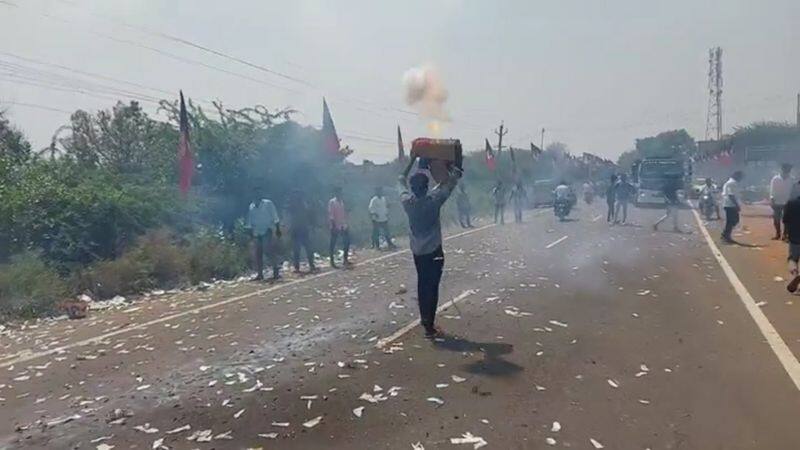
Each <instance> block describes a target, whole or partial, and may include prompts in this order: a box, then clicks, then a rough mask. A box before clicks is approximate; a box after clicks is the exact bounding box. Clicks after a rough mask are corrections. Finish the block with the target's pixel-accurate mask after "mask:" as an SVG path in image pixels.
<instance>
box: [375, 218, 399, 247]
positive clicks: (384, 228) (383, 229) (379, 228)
mask: <svg viewBox="0 0 800 450" xmlns="http://www.w3.org/2000/svg"><path fill="white" fill-rule="evenodd" d="M381 233H383V238H384V239H386V245H388V246H389V247H390V248H391V247H394V242H392V235H391V233H389V222H378V221H377V220H373V221H372V248H381Z"/></svg>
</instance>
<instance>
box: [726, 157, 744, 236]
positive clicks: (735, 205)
mask: <svg viewBox="0 0 800 450" xmlns="http://www.w3.org/2000/svg"><path fill="white" fill-rule="evenodd" d="M742 178H744V173H743V172H742V171H741V170H737V171H736V172H733V175H731V177H730V178H729V179H728V181H726V182H725V184H724V185H722V206H723V208H725V229H724V230H723V231H722V241H723V242H725V243H726V244H735V243H736V242H735V241H734V240H733V238H732V237H731V233H732V232H733V228H734V227H735V226H736V225H738V224H739V212H740V211H741V204H740V203H739V201H740V198H739V197H740V193H739V192H740V191H739V183H740V182H741V181H742Z"/></svg>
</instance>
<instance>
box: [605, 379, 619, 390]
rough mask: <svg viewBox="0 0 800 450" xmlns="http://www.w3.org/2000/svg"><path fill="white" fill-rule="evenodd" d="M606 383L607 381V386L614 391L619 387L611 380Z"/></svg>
mask: <svg viewBox="0 0 800 450" xmlns="http://www.w3.org/2000/svg"><path fill="white" fill-rule="evenodd" d="M606 381H608V385H609V386H611V387H612V388H614V389H616V388H618V387H619V383H617V382H616V381H614V380H612V379H611V378H609V379H608V380H606Z"/></svg>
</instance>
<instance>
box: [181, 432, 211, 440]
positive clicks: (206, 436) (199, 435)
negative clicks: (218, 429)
mask: <svg viewBox="0 0 800 450" xmlns="http://www.w3.org/2000/svg"><path fill="white" fill-rule="evenodd" d="M213 434H214V432H213V431H211V430H197V431H195V432H194V433H192V434H191V435H189V437H187V438H186V440H187V441H195V442H211V438H212V435H213Z"/></svg>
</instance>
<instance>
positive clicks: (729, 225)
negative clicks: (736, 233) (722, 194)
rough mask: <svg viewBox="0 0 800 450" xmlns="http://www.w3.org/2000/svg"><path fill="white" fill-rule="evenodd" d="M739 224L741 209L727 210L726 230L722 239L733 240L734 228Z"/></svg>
mask: <svg viewBox="0 0 800 450" xmlns="http://www.w3.org/2000/svg"><path fill="white" fill-rule="evenodd" d="M738 224H739V208H727V207H726V208H725V230H723V231H722V238H723V239H725V240H728V241H730V240H732V238H731V233H732V232H733V228H734V227H735V226H736V225H738Z"/></svg>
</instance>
